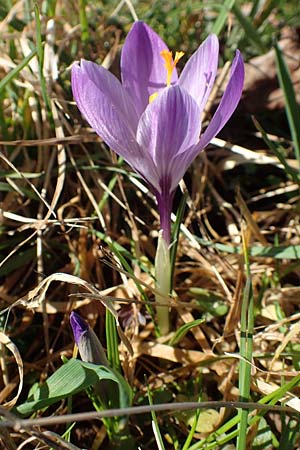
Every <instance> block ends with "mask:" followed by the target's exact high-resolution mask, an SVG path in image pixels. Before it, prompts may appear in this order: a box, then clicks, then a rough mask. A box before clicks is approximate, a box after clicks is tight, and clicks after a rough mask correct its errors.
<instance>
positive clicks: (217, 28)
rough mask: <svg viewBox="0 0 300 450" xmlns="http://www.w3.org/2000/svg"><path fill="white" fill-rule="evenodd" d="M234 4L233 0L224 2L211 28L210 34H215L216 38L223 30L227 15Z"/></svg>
mask: <svg viewBox="0 0 300 450" xmlns="http://www.w3.org/2000/svg"><path fill="white" fill-rule="evenodd" d="M234 4H235V0H225V2H224V3H223V6H222V8H221V10H220V12H219V15H218V18H217V20H216V21H215V23H214V26H213V28H212V33H215V34H216V35H217V36H218V35H219V34H220V33H221V31H222V30H223V27H224V25H225V23H226V20H227V19H228V13H229V12H230V11H231V9H232V7H233V5H234Z"/></svg>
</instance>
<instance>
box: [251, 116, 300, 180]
mask: <svg viewBox="0 0 300 450" xmlns="http://www.w3.org/2000/svg"><path fill="white" fill-rule="evenodd" d="M252 120H253V122H254V125H255V127H256V128H257V129H258V131H260V133H261V135H262V138H263V140H264V141H265V143H266V144H267V146H268V147H269V149H270V150H272V152H273V153H274V154H275V155H276V157H277V158H278V160H279V161H280V163H281V164H282V165H283V166H284V168H285V171H286V174H287V175H288V176H289V177H290V178H291V179H292V180H293V181H294V182H295V183H299V182H300V175H299V171H298V170H295V169H294V168H293V167H291V166H290V165H289V164H288V163H287V162H286V159H285V157H284V154H283V149H282V148H281V147H277V145H276V144H275V143H274V142H272V141H271V140H270V139H269V138H268V135H267V133H266V132H265V130H264V129H263V128H262V126H261V125H260V123H259V122H258V121H257V120H256V119H255V117H253V118H252Z"/></svg>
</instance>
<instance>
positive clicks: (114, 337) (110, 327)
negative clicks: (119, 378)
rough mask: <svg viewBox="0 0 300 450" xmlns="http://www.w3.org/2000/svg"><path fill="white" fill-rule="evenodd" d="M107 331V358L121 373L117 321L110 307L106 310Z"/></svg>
mask: <svg viewBox="0 0 300 450" xmlns="http://www.w3.org/2000/svg"><path fill="white" fill-rule="evenodd" d="M105 332H106V346H107V359H108V361H109V364H110V366H111V367H112V368H113V369H115V370H117V371H118V372H120V373H121V363H120V358H119V348H118V332H117V327H116V321H115V318H114V317H113V315H112V313H111V312H110V311H108V309H107V310H106V314H105Z"/></svg>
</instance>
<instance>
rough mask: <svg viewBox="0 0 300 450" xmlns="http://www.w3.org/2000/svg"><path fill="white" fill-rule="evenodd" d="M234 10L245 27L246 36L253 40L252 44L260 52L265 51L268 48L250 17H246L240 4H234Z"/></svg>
mask: <svg viewBox="0 0 300 450" xmlns="http://www.w3.org/2000/svg"><path fill="white" fill-rule="evenodd" d="M232 11H233V13H234V15H235V17H236V18H237V20H238V21H239V22H240V25H241V27H242V28H243V29H244V32H245V36H246V37H247V39H249V41H251V42H252V44H253V45H254V46H255V47H256V48H257V50H258V51H259V52H260V53H265V51H266V48H265V46H264V44H263V42H262V40H261V37H260V34H259V33H258V32H257V30H256V29H255V28H254V26H253V25H252V22H251V21H250V19H248V17H246V16H245V15H244V14H243V13H242V12H241V10H240V5H236V4H233V5H232Z"/></svg>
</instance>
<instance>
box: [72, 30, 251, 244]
mask: <svg viewBox="0 0 300 450" xmlns="http://www.w3.org/2000/svg"><path fill="white" fill-rule="evenodd" d="M218 55H219V43H218V39H217V37H216V36H215V35H213V34H212V35H210V36H208V38H207V39H206V40H205V41H204V42H203V43H202V45H201V46H200V47H199V48H198V50H197V51H196V52H195V53H194V54H193V55H192V57H191V58H190V59H189V61H188V62H187V63H186V65H185V67H184V69H183V71H182V73H181V75H180V76H179V77H178V75H177V71H176V64H177V62H178V60H179V59H180V58H181V56H182V52H179V53H176V55H175V58H174V60H173V58H172V53H171V52H170V51H169V50H168V48H167V46H166V44H165V43H164V42H163V40H162V39H161V38H160V37H159V36H158V35H157V34H156V33H155V32H154V31H153V30H152V29H151V28H150V27H149V26H148V25H146V24H145V23H144V22H136V23H134V25H133V26H132V28H131V30H130V32H129V34H128V36H127V38H126V40H125V44H124V46H123V50H122V55H121V79H122V82H120V81H119V80H118V79H117V78H116V77H115V76H114V75H113V74H112V73H110V72H109V71H108V70H106V69H104V68H103V67H101V66H99V65H97V64H94V63H92V62H89V61H84V60H82V61H81V63H80V64H75V65H73V67H72V89H73V94H74V98H75V100H76V103H77V105H78V108H79V109H80V111H81V113H82V114H83V115H84V117H85V118H86V120H87V121H88V123H89V124H90V126H91V127H92V128H93V129H94V130H95V131H96V132H97V133H98V135H99V136H101V138H102V139H103V140H104V142H106V144H108V145H109V146H110V147H111V149H112V150H114V151H115V152H116V153H117V154H118V155H120V156H122V157H124V159H125V160H126V161H127V163H128V164H129V165H130V166H131V167H132V168H133V169H134V170H135V171H136V172H138V173H139V174H140V175H141V176H142V177H143V178H144V180H145V181H146V182H147V183H148V184H149V186H150V188H151V189H152V191H153V192H154V194H155V196H156V198H157V202H158V208H159V213H160V221H161V229H162V230H163V238H164V240H165V241H166V243H167V244H169V243H170V216H171V209H172V202H173V197H174V192H175V190H176V187H177V185H178V183H179V181H180V179H181V178H182V177H183V175H184V173H185V172H186V170H187V168H188V166H189V165H190V164H191V162H192V161H193V160H194V158H195V157H196V156H197V154H198V153H199V152H200V151H201V150H202V149H203V148H204V147H205V146H207V145H208V144H209V142H210V141H211V139H212V138H214V137H215V136H216V135H217V134H218V133H219V131H220V130H221V129H222V128H223V126H224V125H225V123H226V122H227V121H228V120H229V118H230V116H231V115H232V113H233V112H234V110H235V108H236V106H237V104H238V102H239V100H240V97H241V93H242V88H243V83H244V64H243V59H242V56H241V54H240V52H239V51H238V50H237V52H236V55H235V58H234V60H233V63H232V67H231V73H230V78H229V81H228V84H227V87H226V90H225V92H224V95H223V97H222V99H221V102H220V104H219V106H218V109H217V110H216V112H215V114H214V116H213V118H212V120H211V122H210V124H209V125H208V127H207V128H206V130H205V131H204V132H203V133H201V120H200V118H201V113H202V112H203V110H204V108H205V105H206V102H207V100H208V97H209V94H210V92H211V89H212V87H213V84H214V80H215V77H216V73H217V66H218Z"/></svg>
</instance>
